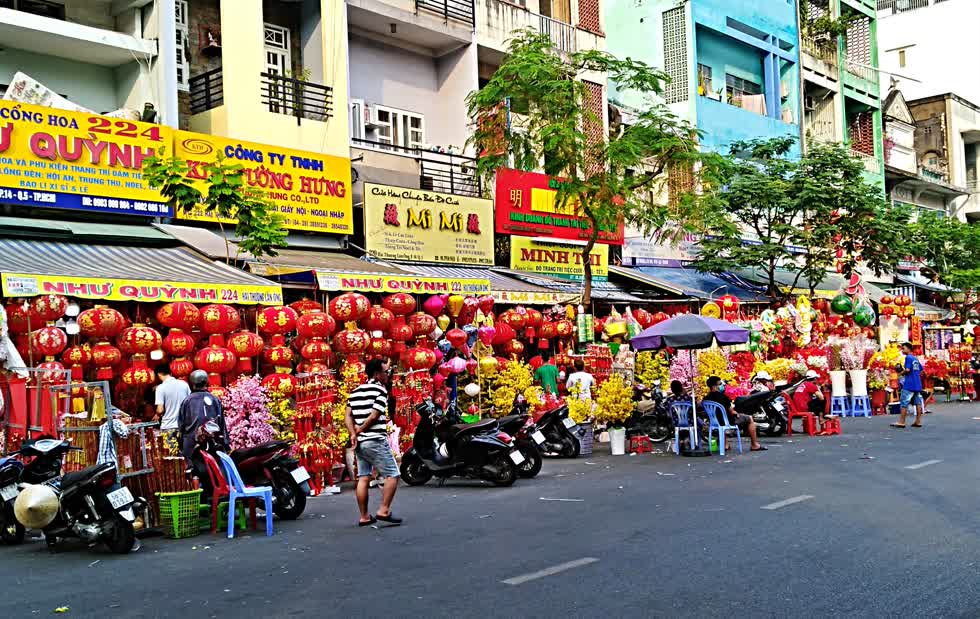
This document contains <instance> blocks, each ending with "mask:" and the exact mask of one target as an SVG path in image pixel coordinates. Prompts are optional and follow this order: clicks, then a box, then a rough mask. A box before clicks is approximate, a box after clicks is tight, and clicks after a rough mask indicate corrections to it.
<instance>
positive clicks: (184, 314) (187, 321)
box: [157, 301, 201, 331]
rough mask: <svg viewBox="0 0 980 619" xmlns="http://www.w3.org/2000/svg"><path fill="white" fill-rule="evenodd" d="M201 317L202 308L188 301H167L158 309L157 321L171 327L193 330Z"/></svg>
mask: <svg viewBox="0 0 980 619" xmlns="http://www.w3.org/2000/svg"><path fill="white" fill-rule="evenodd" d="M200 319H201V310H199V309H197V306H196V305H194V304H193V303H188V302H187V301H175V302H173V303H167V304H165V305H163V306H161V307H160V309H158V310H157V322H159V323H160V324H161V325H163V326H164V327H167V328H169V329H183V330H184V331H191V330H193V329H194V327H196V326H197V321H198V320H200Z"/></svg>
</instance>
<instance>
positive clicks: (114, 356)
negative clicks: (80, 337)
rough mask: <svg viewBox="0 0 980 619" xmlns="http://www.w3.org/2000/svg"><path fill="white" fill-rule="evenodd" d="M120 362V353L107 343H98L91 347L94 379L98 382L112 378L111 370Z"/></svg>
mask: <svg viewBox="0 0 980 619" xmlns="http://www.w3.org/2000/svg"><path fill="white" fill-rule="evenodd" d="M120 361H122V353H121V352H120V351H119V349H118V348H116V347H115V346H113V345H112V344H110V343H109V342H99V343H98V344H96V345H95V346H93V347H92V364H93V365H94V366H95V367H96V372H95V377H96V378H98V379H99V380H106V379H109V378H112V368H113V366H116V365H119V362H120Z"/></svg>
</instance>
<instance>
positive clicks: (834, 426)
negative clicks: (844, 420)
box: [821, 417, 841, 436]
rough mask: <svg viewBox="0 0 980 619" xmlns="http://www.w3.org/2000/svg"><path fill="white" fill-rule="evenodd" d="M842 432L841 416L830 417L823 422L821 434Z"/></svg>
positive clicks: (828, 434) (830, 434)
mask: <svg viewBox="0 0 980 619" xmlns="http://www.w3.org/2000/svg"><path fill="white" fill-rule="evenodd" d="M840 433H841V430H840V417H829V418H828V419H827V420H826V421H824V422H823V432H821V434H823V435H825V436H832V435H834V434H840Z"/></svg>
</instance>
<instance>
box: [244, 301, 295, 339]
mask: <svg viewBox="0 0 980 619" xmlns="http://www.w3.org/2000/svg"><path fill="white" fill-rule="evenodd" d="M297 318H299V316H298V315H297V314H296V310H294V309H293V308H291V307H286V306H283V305H276V306H273V307H264V308H262V310H261V311H260V312H259V313H258V315H257V316H256V317H255V326H256V327H258V329H259V331H260V332H261V333H264V334H266V335H274V334H281V333H289V332H290V331H292V330H293V329H295V328H296V319H297Z"/></svg>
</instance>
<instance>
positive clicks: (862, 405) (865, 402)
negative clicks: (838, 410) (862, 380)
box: [851, 395, 871, 417]
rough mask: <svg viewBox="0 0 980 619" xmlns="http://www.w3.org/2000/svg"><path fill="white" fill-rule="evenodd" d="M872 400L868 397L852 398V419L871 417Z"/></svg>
mask: <svg viewBox="0 0 980 619" xmlns="http://www.w3.org/2000/svg"><path fill="white" fill-rule="evenodd" d="M870 416H871V398H869V397H868V396H866V395H865V396H852V397H851V417H870Z"/></svg>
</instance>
